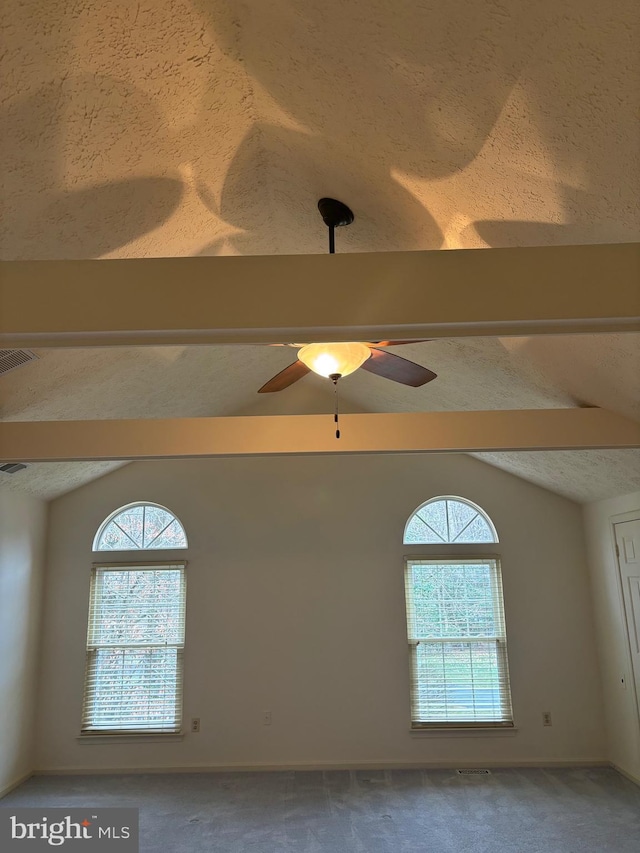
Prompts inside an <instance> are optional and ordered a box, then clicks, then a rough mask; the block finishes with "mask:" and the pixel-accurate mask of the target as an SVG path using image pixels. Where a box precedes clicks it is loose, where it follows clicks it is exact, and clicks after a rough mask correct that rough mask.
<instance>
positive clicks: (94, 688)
mask: <svg viewBox="0 0 640 853" xmlns="http://www.w3.org/2000/svg"><path fill="white" fill-rule="evenodd" d="M185 598H186V579H185V564H184V563H172V564H162V563H158V564H154V565H148V564H147V565H131V566H123V565H98V566H95V567H94V569H93V573H92V577H91V594H90V603H89V628H88V632H87V666H86V676H85V691H84V705H83V714H82V732H83V734H114V733H123V734H131V733H136V732H142V733H152V732H155V733H169V732H179V731H180V728H181V724H182V669H183V649H184V633H185Z"/></svg>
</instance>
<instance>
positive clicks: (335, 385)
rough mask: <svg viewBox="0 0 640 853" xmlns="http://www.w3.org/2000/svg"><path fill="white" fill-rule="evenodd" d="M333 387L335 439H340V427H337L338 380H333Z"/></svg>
mask: <svg viewBox="0 0 640 853" xmlns="http://www.w3.org/2000/svg"><path fill="white" fill-rule="evenodd" d="M333 387H334V388H335V389H336V409H335V412H334V415H333V420H334V423H335V425H336V438H340V427H339V425H338V380H337V379H334V380H333Z"/></svg>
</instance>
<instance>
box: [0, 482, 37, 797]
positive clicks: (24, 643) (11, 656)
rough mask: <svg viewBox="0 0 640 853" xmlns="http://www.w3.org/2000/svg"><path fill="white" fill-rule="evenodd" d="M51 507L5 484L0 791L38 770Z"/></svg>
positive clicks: (0, 536)
mask: <svg viewBox="0 0 640 853" xmlns="http://www.w3.org/2000/svg"><path fill="white" fill-rule="evenodd" d="M18 476H19V475H18ZM46 510H47V507H46V504H45V503H43V502H42V501H39V500H37V499H36V498H32V497H28V496H27V495H22V494H19V493H18V492H13V491H11V492H10V491H8V490H6V489H0V796H1V795H2V793H3V792H6V791H7V790H8V789H9V788H11V787H12V785H14V784H15V783H16V782H17V781H18V780H20V779H22V778H24V777H25V776H27V775H28V774H30V773H31V771H32V770H33V745H34V741H35V738H34V727H35V707H36V689H37V674H38V651H39V649H38V636H39V627H40V603H41V588H42V567H43V557H44V539H45V532H46Z"/></svg>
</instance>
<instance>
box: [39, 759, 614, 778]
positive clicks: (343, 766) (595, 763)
mask: <svg viewBox="0 0 640 853" xmlns="http://www.w3.org/2000/svg"><path fill="white" fill-rule="evenodd" d="M609 766H611V762H609V761H607V760H606V759H603V758H582V759H575V760H568V761H558V760H557V759H553V758H549V759H543V760H536V761H527V760H520V761H518V760H512V761H478V760H477V759H476V760H474V761H464V760H456V761H451V760H448V761H348V762H336V761H326V762H323V761H320V762H307V763H297V764H296V763H294V764H241V763H240V764H192V765H183V766H172V765H169V766H166V765H165V766H158V767H140V766H137V767H122V766H119V767H39V768H38V769H37V770H35V771H34V773H35V775H36V776H75V775H92V776H100V775H109V774H111V775H113V774H122V775H136V774H141V773H249V772H254V773H255V772H264V773H267V772H278V771H280V772H282V771H288V770H301V771H303V770H455V769H457V768H461V767H465V768H474V767H489V768H495V769H499V768H501V767H504V768H513V767H609ZM616 769H618V768H616ZM620 772H622V771H620Z"/></svg>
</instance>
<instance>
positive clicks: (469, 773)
mask: <svg viewBox="0 0 640 853" xmlns="http://www.w3.org/2000/svg"><path fill="white" fill-rule="evenodd" d="M456 773H457V774H458V776H489V775H490V774H491V770H484V769H483V770H480V769H478V768H477V767H472V768H471V769H469V770H456Z"/></svg>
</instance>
